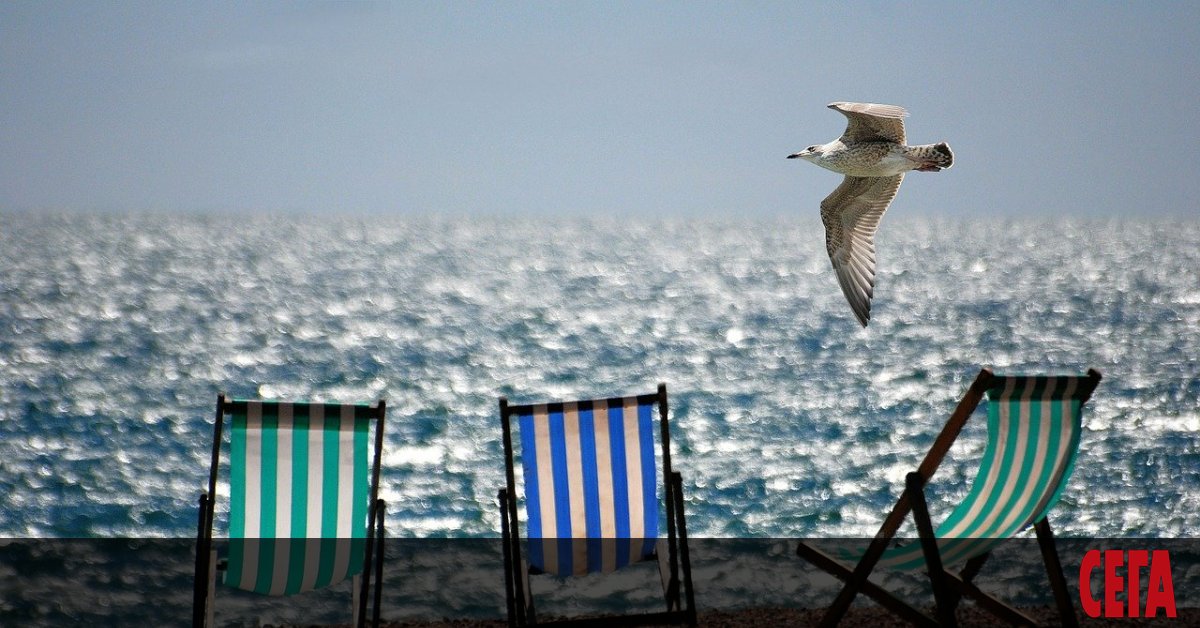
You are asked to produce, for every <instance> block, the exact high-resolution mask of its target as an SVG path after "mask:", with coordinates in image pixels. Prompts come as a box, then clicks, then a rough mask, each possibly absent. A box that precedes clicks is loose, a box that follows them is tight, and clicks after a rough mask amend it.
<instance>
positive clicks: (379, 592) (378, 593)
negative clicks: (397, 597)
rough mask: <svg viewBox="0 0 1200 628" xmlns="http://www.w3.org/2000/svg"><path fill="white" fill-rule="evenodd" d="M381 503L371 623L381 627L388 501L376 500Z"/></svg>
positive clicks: (376, 543)
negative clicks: (385, 517) (380, 616)
mask: <svg viewBox="0 0 1200 628" xmlns="http://www.w3.org/2000/svg"><path fill="white" fill-rule="evenodd" d="M375 503H376V504H378V505H379V521H378V525H379V530H378V531H377V532H376V537H375V607H374V610H373V611H372V612H371V625H372V626H374V627H375V628H379V615H380V612H381V609H382V607H383V556H384V549H383V539H384V536H385V535H386V534H387V529H386V528H384V526H383V522H384V515H386V514H387V502H384V501H383V500H382V499H380V500H377V501H376V502H375Z"/></svg>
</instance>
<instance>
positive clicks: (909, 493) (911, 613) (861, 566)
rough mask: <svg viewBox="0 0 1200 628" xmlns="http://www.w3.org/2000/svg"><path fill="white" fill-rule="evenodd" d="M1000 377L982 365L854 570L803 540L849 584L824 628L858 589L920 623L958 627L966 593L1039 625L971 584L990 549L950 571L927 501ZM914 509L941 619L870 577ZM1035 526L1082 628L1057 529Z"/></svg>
mask: <svg viewBox="0 0 1200 628" xmlns="http://www.w3.org/2000/svg"><path fill="white" fill-rule="evenodd" d="M1100 379H1101V375H1100V373H1099V371H1096V370H1095V369H1090V370H1089V371H1088V376H1087V378H1086V379H1084V380H1083V382H1084V383H1083V384H1082V389H1081V390H1080V391H1078V392H1077V393H1076V394H1077V397H1078V398H1079V399H1080V400H1081V401H1080V403H1081V404H1082V403H1085V402H1086V401H1087V400H1088V399H1089V398H1090V397H1091V394H1092V392H1093V391H1094V390H1095V388H1096V386H1097V385H1098V384H1099V383H1100ZM995 380H996V376H995V375H993V374H992V372H991V371H990V370H988V369H982V370H981V371H980V372H979V375H978V376H977V377H976V378H975V381H974V382H973V383H972V384H971V386H970V388H969V389H968V390H967V392H966V394H965V395H963V398H962V400H961V401H960V402H959V403H958V406H957V407H956V408H955V409H954V412H953V413H952V414H951V415H950V419H949V420H948V421H947V422H946V425H945V427H943V428H942V431H941V433H940V434H938V437H937V439H936V440H935V441H934V443H933V446H932V447H931V448H930V450H929V452H928V453H927V454H926V455H925V458H924V459H923V460H922V461H921V464H920V466H918V467H917V470H916V471H913V472H911V473H909V474H908V475H907V477H906V478H905V488H904V491H903V492H902V493H901V495H900V498H899V499H898V500H897V501H896V505H895V506H894V507H893V508H892V510H891V512H890V513H889V514H888V516H887V518H886V519H884V522H883V525H882V526H880V528H879V532H878V533H877V534H876V535H875V538H874V539H872V541H871V543H870V545H869V546H868V547H867V550H866V552H865V553H864V554H863V555H862V558H861V559H859V562H858V565H857V566H856V567H855V568H854V569H850V568H849V567H847V566H846V565H844V564H842V563H841V562H840V561H838V560H837V559H835V558H833V557H832V556H830V555H828V554H826V553H825V552H822V551H820V550H819V549H817V548H815V547H813V546H812V545H810V544H808V543H804V542H801V543H800V544H799V546H798V547H797V548H796V553H797V554H798V555H799V556H800V557H802V558H804V559H806V560H808V561H809V562H811V563H812V564H814V565H816V566H817V567H820V568H821V569H822V570H824V571H826V572H829V573H831V574H833V575H834V576H836V577H837V578H839V579H840V580H843V581H844V582H845V585H844V586H843V587H842V590H841V592H840V593H839V594H838V596H837V598H836V599H835V600H834V602H833V604H831V605H830V607H829V609H828V610H827V611H826V613H825V616H824V617H823V618H822V620H821V623H820V625H821V626H835V625H837V624H838V622H840V621H841V619H842V617H844V616H845V614H846V611H847V610H848V609H849V608H850V604H851V603H852V602H853V601H854V598H855V597H856V596H857V595H858V593H859V592H862V593H864V594H866V595H867V596H869V597H871V598H872V599H873V600H875V601H876V602H878V603H879V604H880V605H882V606H884V607H885V608H887V609H889V610H891V611H892V612H893V613H895V614H897V615H899V616H900V617H903V618H904V619H906V620H908V621H910V622H912V623H913V624H916V625H918V626H938V625H944V626H954V625H956V620H955V616H954V611H955V609H956V608H957V606H958V603H959V601H960V600H961V599H962V598H963V597H969V598H971V599H973V600H975V601H976V603H978V604H979V606H980V607H981V608H983V609H985V610H987V611H988V612H990V613H992V614H993V615H996V616H997V617H999V618H1000V619H1002V620H1004V621H1006V622H1009V623H1012V624H1017V625H1028V626H1033V625H1036V622H1035V621H1034V620H1033V619H1032V618H1030V617H1029V616H1028V615H1026V614H1024V613H1022V612H1020V611H1019V610H1017V609H1016V608H1013V607H1012V606H1010V605H1008V604H1006V603H1004V602H1002V601H1000V600H999V599H997V598H995V597H994V596H992V595H990V594H988V593H986V592H984V591H982V590H980V589H979V587H977V586H975V584H974V583H973V582H972V581H973V580H974V578H975V576H976V575H978V573H979V571H980V570H981V569H982V568H983V565H984V563H985V562H986V561H987V558H988V555H989V554H988V553H984V554H982V555H980V556H976V557H975V558H972V559H970V560H968V561H967V563H966V564H965V566H964V568H963V570H962V571H961V572H959V573H957V574H955V573H951V572H949V571H947V570H946V569H945V567H944V566H943V564H942V560H941V556H940V553H939V550H938V544H937V539H936V538H935V536H934V528H933V524H932V521H931V520H930V517H929V510H928V506H927V504H926V500H925V486H926V485H927V484H928V483H929V480H930V479H931V478H932V477H933V475H934V473H935V472H936V471H937V469H938V466H940V465H941V463H942V460H943V459H944V458H945V457H946V453H947V452H949V450H950V447H951V446H952V445H953V444H954V442H955V441H956V440H957V439H958V435H959V433H961V432H962V429H963V426H964V425H966V422H967V420H968V419H969V418H970V417H971V414H972V413H973V412H974V411H975V408H976V407H977V406H978V405H979V403H980V401H982V400H983V397H984V395H985V394H986V393H987V391H988V390H989V389H990V388H992V385H993V383H994V381H995ZM910 512H911V513H912V515H913V521H914V523H915V524H916V527H917V534H918V535H919V536H920V542H921V547H922V550H923V555H924V558H925V563H926V566H927V568H928V573H929V579H930V583H931V584H932V586H933V592H934V599H935V602H936V608H937V613H936V615H937V616H936V618H935V617H930V616H929V615H928V614H926V613H924V612H922V611H920V610H918V609H917V608H915V607H913V606H911V605H910V604H908V603H907V602H904V601H903V600H901V599H900V598H898V597H896V596H895V595H893V594H892V593H890V592H888V591H886V590H885V589H883V588H881V587H879V586H878V585H876V584H874V583H872V582H871V581H870V580H868V578H869V576H870V575H871V572H872V570H873V569H874V568H875V566H876V565H877V564H878V562H879V560H880V558H881V557H882V556H883V553H884V550H885V549H886V548H887V546H888V543H889V542H891V540H892V539H893V538H894V537H895V535H896V532H897V531H898V530H899V529H900V526H901V524H903V523H904V520H905V518H906V517H907V516H908V514H909V513H910ZM1034 530H1035V532H1036V534H1037V540H1038V547H1039V549H1040V550H1041V554H1042V560H1043V562H1044V563H1045V567H1046V575H1047V577H1048V579H1049V581H1050V586H1051V589H1052V590H1053V592H1054V599H1055V603H1056V606H1057V609H1058V614H1059V620H1060V622H1061V623H1062V625H1064V626H1077V625H1078V619H1077V618H1076V615H1075V606H1074V604H1073V602H1072V601H1071V596H1070V593H1069V592H1068V591H1067V584H1066V580H1065V578H1064V577H1063V571H1062V563H1061V562H1060V560H1059V557H1058V552H1057V550H1056V549H1055V543H1054V533H1053V531H1052V530H1051V528H1050V522H1049V521H1048V518H1047V517H1044V516H1043V517H1042V518H1041V519H1040V520H1038V521H1036V522H1034Z"/></svg>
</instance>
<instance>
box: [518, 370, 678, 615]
mask: <svg viewBox="0 0 1200 628" xmlns="http://www.w3.org/2000/svg"><path fill="white" fill-rule="evenodd" d="M513 419H516V420H515V426H516V428H517V432H518V437H517V438H514V436H513V423H514V421H513ZM500 423H501V425H502V427H503V430H504V456H505V470H506V481H507V486H506V488H504V489H501V490H500V493H499V501H500V520H501V532H502V535H503V537H504V567H505V591H506V594H507V601H508V618H509V624H510V625H531V624H536V623H539V622H538V621H537V617H536V614H535V612H534V603H533V595H532V593H531V592H530V589H529V577H530V575H538V574H550V575H552V576H558V577H569V576H576V575H583V574H589V573H609V572H613V571H615V570H617V569H621V568H624V567H626V566H629V565H633V564H636V563H641V562H647V561H656V562H657V563H658V567H659V575H660V577H661V580H662V586H663V598H664V601H665V603H666V610H665V611H663V612H659V613H649V614H641V615H629V616H624V617H605V618H601V619H591V620H582V621H581V620H579V619H570V618H568V619H563V620H559V621H555V622H551V623H552V624H558V623H571V624H578V623H585V622H591V623H599V624H602V625H612V624H644V623H648V622H658V623H672V622H673V623H688V624H690V625H694V624H695V622H696V611H695V596H694V593H693V592H692V575H691V562H690V560H689V558H688V549H687V526H686V524H685V522H684V514H683V480H682V478H681V476H680V474H679V473H678V472H675V471H673V470H672V469H671V447H670V432H669V430H668V427H667V387H666V385H665V384H659V386H658V392H656V393H651V394H647V395H639V396H632V397H621V398H614V399H599V400H590V401H572V402H558V403H544V404H530V405H509V404H508V400H507V399H504V398H501V399H500ZM656 431H657V432H658V436H659V446H660V447H661V450H660V451H661V453H662V467H661V469H660V468H659V467H658V466H657V464H656V463H655V444H654V441H655V432H656ZM517 447H519V454H520V467H521V471H522V477H523V479H524V488H525V490H524V500H523V501H524V506H525V508H524V510H525V515H526V517H525V530H526V543H524V544H522V543H521V534H520V526H519V525H518V521H519V519H518V516H517V511H518V507H517V502H518V499H517V492H516V487H517V484H516V473H515V469H516V453H515V451H516V448H517ZM660 471H661V475H660ZM660 490H661V491H662V492H661V494H660ZM660 496H661V497H662V499H663V502H662V503H665V510H666V521H665V524H666V536H665V538H663V537H662V532H663V530H662V527H663V525H662V524H663V522H662V521H661V520H660V508H659V505H660V501H659V498H660ZM523 550H524V551H523ZM541 623H542V624H543V625H547V624H546V622H541Z"/></svg>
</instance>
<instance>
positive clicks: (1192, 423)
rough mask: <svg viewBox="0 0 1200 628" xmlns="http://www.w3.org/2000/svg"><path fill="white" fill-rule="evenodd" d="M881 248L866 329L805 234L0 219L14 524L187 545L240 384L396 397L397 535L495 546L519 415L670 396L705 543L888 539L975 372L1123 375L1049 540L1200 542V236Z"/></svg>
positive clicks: (932, 242)
mask: <svg viewBox="0 0 1200 628" xmlns="http://www.w3.org/2000/svg"><path fill="white" fill-rule="evenodd" d="M877 249H878V258H879V260H880V262H879V264H880V265H879V277H878V283H877V288H876V298H875V303H874V310H873V320H872V321H871V325H870V327H869V328H867V329H866V330H861V329H860V328H859V326H858V325H857V323H855V321H854V319H853V317H852V315H851V313H850V311H849V308H848V306H847V305H846V303H845V302H844V299H843V297H842V295H841V293H840V291H839V289H838V287H837V284H836V281H835V279H834V276H833V273H832V271H831V269H830V268H829V262H828V259H827V258H826V256H825V253H824V242H823V237H822V235H821V227H820V224H819V222H818V221H817V220H816V219H815V217H797V218H786V219H785V218H774V219H769V218H763V219H745V220H742V219H737V220H735V219H713V218H705V219H682V218H681V219H659V218H648V219H636V220H631V219H616V218H613V219H589V218H549V219H539V218H531V217H530V218H489V217H459V218H416V217H323V216H291V215H283V216H279V215H274V216H256V217H250V218H244V217H233V216H224V215H200V216H197V215H184V214H170V213H162V214H129V215H113V214H104V215H79V214H48V213H13V212H8V213H0V537H10V538H11V537H48V538H68V537H146V536H149V537H182V538H187V537H192V536H194V534H195V525H196V500H197V497H198V495H199V493H200V491H201V490H202V487H203V486H204V485H205V483H206V476H207V469H208V457H209V454H210V446H211V438H212V433H211V429H212V427H211V426H212V418H213V410H214V405H215V397H216V395H217V393H218V392H228V393H230V394H233V395H238V396H263V397H285V398H305V399H313V400H330V401H332V400H340V401H371V400H375V399H380V398H383V399H386V400H387V402H388V425H387V432H386V435H385V458H384V465H383V468H384V470H383V481H382V482H383V483H382V492H383V497H384V498H385V499H387V501H388V504H389V516H388V520H387V528H388V533H389V535H391V536H393V537H406V538H424V537H438V538H441V537H452V538H459V537H472V538H478V537H495V536H498V535H499V530H500V524H499V516H498V513H497V507H496V503H495V496H496V491H497V489H498V488H499V487H500V486H501V485H502V483H503V477H504V475H503V462H502V460H503V458H502V453H501V446H500V428H499V423H498V418H497V411H496V400H497V397H498V396H500V395H507V396H508V397H509V398H510V399H511V400H513V401H514V402H524V401H536V400H546V399H552V398H585V397H596V396H611V395H617V394H627V393H639V392H649V391H652V390H654V388H655V385H656V384H657V383H658V382H660V381H662V382H666V383H667V385H668V388H669V391H670V396H671V408H672V415H671V430H672V438H673V443H672V445H673V455H674V463H675V466H676V468H677V469H678V470H679V471H681V472H682V473H683V477H684V491H685V495H686V499H687V511H688V525H689V531H690V533H691V534H692V535H693V536H698V537H762V538H771V537H774V538H781V537H820V536H829V537H835V536H870V535H873V534H874V532H875V530H876V528H877V526H878V524H879V522H880V520H881V517H882V515H883V513H884V512H885V511H886V510H887V509H888V508H889V507H890V506H891V504H892V502H893V500H894V499H895V496H896V495H897V494H898V491H899V487H900V486H901V484H902V483H903V477H904V474H905V473H906V472H907V471H909V470H911V469H912V468H913V467H914V466H915V465H916V463H917V462H918V461H919V460H920V458H921V456H923V455H924V452H925V451H926V450H927V449H928V447H929V445H930V443H931V442H932V439H933V437H934V435H935V434H936V433H937V432H938V430H939V429H940V428H941V426H942V424H943V423H944V421H945V419H946V417H947V416H948V414H949V412H950V410H951V409H952V408H953V406H954V404H955V403H956V401H957V400H958V398H959V397H960V396H961V394H962V392H963V391H964V390H965V388H966V386H967V385H968V384H969V382H970V381H971V379H972V378H973V377H974V375H975V374H976V372H977V371H978V369H979V368H980V367H981V366H990V367H993V368H994V369H996V370H997V371H999V372H1035V371H1038V372H1041V371H1044V372H1055V373H1063V372H1082V371H1084V370H1086V369H1087V368H1089V367H1094V368H1097V369H1099V370H1100V371H1102V372H1103V373H1104V376H1105V379H1104V381H1103V382H1102V383H1101V385H1100V388H1099V389H1098V390H1097V392H1096V394H1095V395H1094V397H1093V399H1092V401H1091V402H1090V403H1089V405H1088V412H1087V415H1086V417H1085V426H1086V431H1085V434H1084V438H1083V441H1082V445H1081V454H1080V458H1079V461H1078V464H1077V468H1076V472H1075V474H1074V476H1073V477H1072V479H1071V481H1070V485H1069V487H1068V490H1067V491H1066V493H1065V497H1064V499H1063V501H1062V502H1061V504H1060V505H1059V506H1058V507H1057V508H1056V509H1055V511H1054V512H1053V517H1052V518H1053V520H1054V523H1055V528H1056V531H1057V533H1058V534H1059V535H1062V536H1109V537H1113V536H1140V537H1152V536H1157V537H1187V536H1200V407H1198V406H1200V401H1198V399H1200V271H1197V269H1198V268H1200V221H1198V220H1196V219H1194V218H1192V219H1175V220H1168V219H1162V220H1139V219H1126V220H1119V221H1118V220H1099V219H1096V220H1082V219H1072V220H1067V219H1044V220H1035V219H1011V220H995V221H980V220H976V221H968V220H965V219H963V220H960V219H952V218H919V217H911V216H903V215H889V216H888V217H887V219H886V220H885V221H884V224H883V227H882V230H881V233H880V234H879V237H878V238H877ZM979 416H981V415H977V418H978V417H979ZM983 423H984V422H983V421H978V420H975V421H972V422H971V423H970V424H968V428H967V430H966V431H965V432H964V434H963V436H962V438H961V439H960V442H959V443H958V445H956V447H955V449H953V450H952V451H951V455H950V457H949V458H948V460H947V462H946V463H944V465H943V467H942V469H941V470H940V471H939V474H938V476H937V478H935V480H934V483H933V487H932V496H931V502H932V503H931V511H933V512H934V513H935V518H936V516H937V513H944V512H946V511H947V510H948V509H949V508H950V507H951V505H952V503H953V502H954V501H955V500H956V499H958V498H959V497H961V496H962V495H963V494H964V493H965V490H966V488H967V482H968V481H969V479H970V478H971V477H973V475H974V473H975V469H974V468H973V467H972V466H971V461H972V460H974V459H975V458H976V457H977V456H978V454H979V453H980V452H981V450H982V447H983V440H984V431H983V428H984V426H983Z"/></svg>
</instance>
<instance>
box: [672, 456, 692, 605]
mask: <svg viewBox="0 0 1200 628" xmlns="http://www.w3.org/2000/svg"><path fill="white" fill-rule="evenodd" d="M671 475H672V482H673V483H674V484H675V515H676V516H677V517H679V523H678V524H677V525H676V526H675V530H676V532H677V533H678V534H679V560H680V561H681V563H682V565H681V567H682V569H683V586H684V599H685V600H686V602H687V617H688V625H689V626H695V625H696V592H695V591H693V590H692V558H691V555H690V554H689V552H688V533H687V520H686V518H685V517H684V515H683V476H682V475H680V474H679V473H678V472H674V473H672V474H671Z"/></svg>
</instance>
